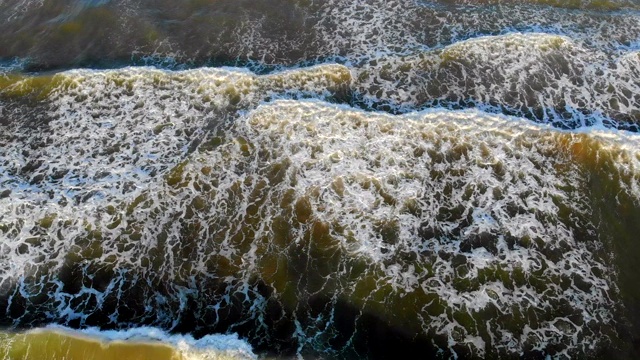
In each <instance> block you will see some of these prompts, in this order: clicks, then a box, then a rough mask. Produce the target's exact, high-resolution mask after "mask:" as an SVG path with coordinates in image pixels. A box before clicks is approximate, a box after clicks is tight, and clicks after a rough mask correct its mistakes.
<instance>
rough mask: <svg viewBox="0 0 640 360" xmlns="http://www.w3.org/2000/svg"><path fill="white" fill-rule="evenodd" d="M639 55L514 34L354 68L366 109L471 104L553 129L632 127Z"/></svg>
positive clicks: (637, 109)
mask: <svg viewBox="0 0 640 360" xmlns="http://www.w3.org/2000/svg"><path fill="white" fill-rule="evenodd" d="M637 61H638V60H637V54H636V53H630V54H625V55H624V56H622V57H621V58H620V59H617V60H615V61H609V60H607V59H606V57H603V56H602V55H601V54H598V53H596V52H593V51H590V50H588V49H586V48H584V47H582V46H580V45H578V44H576V42H575V41H574V40H572V39H570V38H568V37H564V36H558V35H550V34H543V33H526V34H522V33H513V34H507V35H500V36H486V37H479V38H473V39H470V40H467V41H461V42H458V43H455V44H453V45H450V46H447V47H445V48H443V49H442V50H438V51H430V52H425V53H422V54H419V55H411V56H407V57H389V58H386V59H384V60H381V61H379V62H378V63H377V64H376V65H375V66H372V67H363V68H360V69H358V70H357V71H356V73H357V74H356V76H355V78H357V79H358V82H357V87H358V89H359V90H360V93H362V94H363V100H364V102H365V104H367V105H368V106H372V107H376V106H377V107H380V106H381V104H382V105H385V104H388V105H387V106H388V107H389V106H390V107H391V108H392V109H394V110H395V111H400V112H407V111H411V110H413V109H416V108H421V107H425V106H437V105H443V106H448V107H454V108H455V107H461V106H462V107H468V106H474V107H479V108H483V109H486V110H488V111H491V112H504V111H506V112H511V113H513V114H518V115H521V116H526V117H528V118H531V119H533V120H536V121H539V122H544V123H552V124H554V125H556V126H559V127H565V128H577V127H585V126H601V125H603V124H604V125H606V126H613V127H622V128H625V127H626V128H635V129H637V127H638V126H639V125H638V122H639V119H640V118H639V116H640V102H639V101H638V100H639V99H637V96H636V95H634V94H635V93H636V92H635V91H636V90H637V89H636V87H637V84H636V82H635V80H633V79H634V78H635V73H636V72H637Z"/></svg>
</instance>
